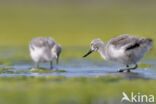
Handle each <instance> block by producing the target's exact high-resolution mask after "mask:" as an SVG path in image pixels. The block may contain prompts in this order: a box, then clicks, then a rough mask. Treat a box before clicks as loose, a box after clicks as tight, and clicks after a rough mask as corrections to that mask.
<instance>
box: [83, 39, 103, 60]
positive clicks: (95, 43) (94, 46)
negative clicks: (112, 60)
mask: <svg viewBox="0 0 156 104" xmlns="http://www.w3.org/2000/svg"><path fill="white" fill-rule="evenodd" d="M103 45H104V43H103V41H102V40H101V39H99V38H97V39H93V40H92V41H91V43H90V47H91V49H90V50H89V52H88V53H87V54H85V55H84V56H83V57H87V56H88V55H89V54H91V53H92V52H97V51H99V49H100V48H101V47H102V46H103Z"/></svg>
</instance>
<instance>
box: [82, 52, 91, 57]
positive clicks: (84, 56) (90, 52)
mask: <svg viewBox="0 0 156 104" xmlns="http://www.w3.org/2000/svg"><path fill="white" fill-rule="evenodd" d="M92 52H93V50H89V52H88V53H87V54H85V55H84V56H83V57H87V56H88V55H89V54H91V53H92Z"/></svg>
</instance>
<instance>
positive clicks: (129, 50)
mask: <svg viewBox="0 0 156 104" xmlns="http://www.w3.org/2000/svg"><path fill="white" fill-rule="evenodd" d="M90 45H91V49H90V51H89V52H88V53H87V54H86V55H84V56H83V57H87V56H88V55H89V54H90V53H92V52H99V53H100V55H101V56H102V57H103V58H104V59H105V60H108V61H115V62H119V63H122V64H124V65H126V66H127V67H126V68H124V69H120V70H119V72H123V71H125V70H127V71H128V72H130V70H134V69H136V68H137V67H138V66H137V64H138V62H139V61H140V60H141V59H142V58H143V57H144V55H145V53H147V52H148V51H149V50H150V49H151V48H152V46H153V41H152V39H146V38H144V37H141V38H140V37H137V36H129V35H120V36H117V37H115V38H113V39H111V40H110V41H109V42H108V43H107V44H106V45H105V44H104V43H103V41H102V40H100V39H94V40H92V41H91V44H90ZM131 65H134V66H133V67H132V66H131ZM130 66H131V67H130Z"/></svg>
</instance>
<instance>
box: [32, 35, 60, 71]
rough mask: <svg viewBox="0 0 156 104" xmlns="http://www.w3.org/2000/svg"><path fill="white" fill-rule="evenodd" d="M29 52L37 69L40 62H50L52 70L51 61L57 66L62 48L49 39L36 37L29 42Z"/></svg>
mask: <svg viewBox="0 0 156 104" xmlns="http://www.w3.org/2000/svg"><path fill="white" fill-rule="evenodd" d="M29 50H30V55H31V58H32V59H33V61H34V62H35V65H36V67H37V68H38V67H39V63H40V62H50V68H51V69H53V60H56V62H57V64H58V61H59V56H60V53H61V51H62V47H61V46H60V45H59V44H57V43H56V42H55V40H54V39H52V38H51V37H37V38H34V39H33V40H32V41H31V42H30V44H29Z"/></svg>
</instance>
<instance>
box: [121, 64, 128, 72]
mask: <svg viewBox="0 0 156 104" xmlns="http://www.w3.org/2000/svg"><path fill="white" fill-rule="evenodd" d="M128 68H129V65H127V66H126V68H125V69H120V70H119V72H124V71H125V70H127V71H128V72H130V70H129V69H128Z"/></svg>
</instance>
